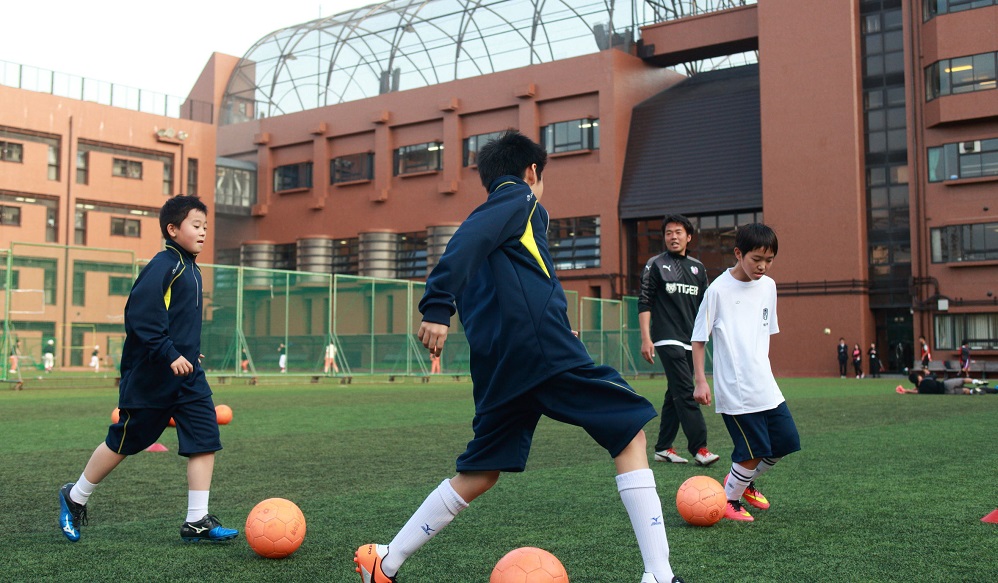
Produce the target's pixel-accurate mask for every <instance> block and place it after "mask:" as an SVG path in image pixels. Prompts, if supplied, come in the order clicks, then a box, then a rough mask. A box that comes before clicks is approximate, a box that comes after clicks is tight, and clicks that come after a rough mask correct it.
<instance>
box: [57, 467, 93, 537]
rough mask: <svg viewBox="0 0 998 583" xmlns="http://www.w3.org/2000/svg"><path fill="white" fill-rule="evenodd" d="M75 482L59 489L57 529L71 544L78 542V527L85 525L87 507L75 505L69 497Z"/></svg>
mask: <svg viewBox="0 0 998 583" xmlns="http://www.w3.org/2000/svg"><path fill="white" fill-rule="evenodd" d="M74 484H75V482H70V483H68V484H66V485H65V486H63V487H62V488H60V489H59V528H61V529H62V534H64V535H66V538H68V539H69V540H70V541H71V542H74V543H75V542H76V541H78V540H80V527H81V526H84V525H85V524H86V523H87V507H86V505H85V504H77V503H76V502H73V499H72V498H70V497H69V491H70V490H72V489H73V485H74Z"/></svg>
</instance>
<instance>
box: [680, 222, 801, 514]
mask: <svg viewBox="0 0 998 583" xmlns="http://www.w3.org/2000/svg"><path fill="white" fill-rule="evenodd" d="M778 248H779V241H778V239H777V238H776V233H775V232H773V229H771V228H770V227H768V226H766V225H763V224H758V223H756V224H751V225H743V226H741V227H738V230H737V232H736V234H735V260H736V263H735V266H734V267H732V268H730V269H728V270H727V271H725V272H724V273H722V274H721V275H720V277H718V278H717V279H715V280H714V283H712V284H710V287H708V288H707V295H706V297H705V298H704V301H703V304H701V305H700V311H699V312H698V313H697V319H696V324H695V325H694V327H693V337H692V339H693V366H694V370H695V371H696V372H695V375H696V390H695V392H694V395H693V396H694V397H695V398H696V400H697V402H698V403H700V404H702V405H710V403H711V398H710V385H709V384H708V383H707V374H706V371H705V364H704V363H705V361H706V351H707V348H706V347H707V341H708V340H709V339H710V337H711V335H713V336H714V395H715V396H716V397H717V406H716V408H717V412H718V413H720V414H721V416H722V418H723V419H724V425H725V426H726V427H727V428H728V434H730V435H731V440H732V442H734V446H735V447H734V451H733V452H732V453H731V461H732V464H731V471H730V472H729V473H728V476H727V477H726V478H725V479H724V492H725V494H726V495H727V497H728V505H727V507H726V509H725V513H724V517H725V518H727V519H729V520H738V521H743V522H751V521H753V520H754V518H753V517H752V515H751V514H749V513H748V511H747V510H745V508H744V507H743V506H742V505H741V502H740V500H741V499H742V498H744V499H745V501H746V502H748V503H749V504H750V505H752V506H754V507H756V508H759V509H762V510H765V509H767V508H769V501H768V500H767V499H766V497H765V496H763V495H762V492H760V491H759V490H758V489H757V488H756V487H755V481H756V480H757V479H758V478H759V476H761V475H762V474H764V473H765V472H767V471H769V470H770V469H772V467H773V466H774V465H776V463H777V462H778V461H780V460H781V459H782V458H783V456H786V455H788V454H791V453H793V452H795V451H798V450H800V437H799V435H798V434H797V426H796V424H795V423H794V418H793V416H792V415H791V414H790V409H789V408H788V407H787V402H786V399H784V398H783V393H782V392H781V391H780V387H779V386H778V385H777V384H776V378H775V377H774V376H773V369H772V366H771V365H770V362H769V337H770V336H771V335H773V334H776V333H778V332H779V331H780V327H779V323H778V321H777V317H776V283H775V282H774V281H773V280H772V279H771V278H770V277H769V276H767V275H766V272H767V271H768V270H769V268H770V266H771V265H772V263H773V260H774V259H775V258H776V253H777V251H778Z"/></svg>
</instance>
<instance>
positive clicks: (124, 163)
mask: <svg viewBox="0 0 998 583" xmlns="http://www.w3.org/2000/svg"><path fill="white" fill-rule="evenodd" d="M111 175H112V176H119V177H121V178H133V179H135V180H142V162H139V161H138V160H124V159H122V158H114V159H113V161H112V163H111Z"/></svg>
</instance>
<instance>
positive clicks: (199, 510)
mask: <svg viewBox="0 0 998 583" xmlns="http://www.w3.org/2000/svg"><path fill="white" fill-rule="evenodd" d="M208 494H209V490H188V491H187V522H197V521H199V520H201V519H202V518H204V517H205V515H206V514H208Z"/></svg>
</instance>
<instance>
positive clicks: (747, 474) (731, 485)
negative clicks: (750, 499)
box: [724, 463, 755, 500]
mask: <svg viewBox="0 0 998 583" xmlns="http://www.w3.org/2000/svg"><path fill="white" fill-rule="evenodd" d="M754 477H755V470H750V469H748V468H746V467H745V466H743V465H741V464H738V463H732V464H731V471H730V472H728V479H727V480H726V481H725V483H724V494H725V496H727V497H728V500H738V499H740V498H741V497H742V494H744V493H745V488H747V487H748V485H749V484H750V483H752V478H754Z"/></svg>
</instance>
